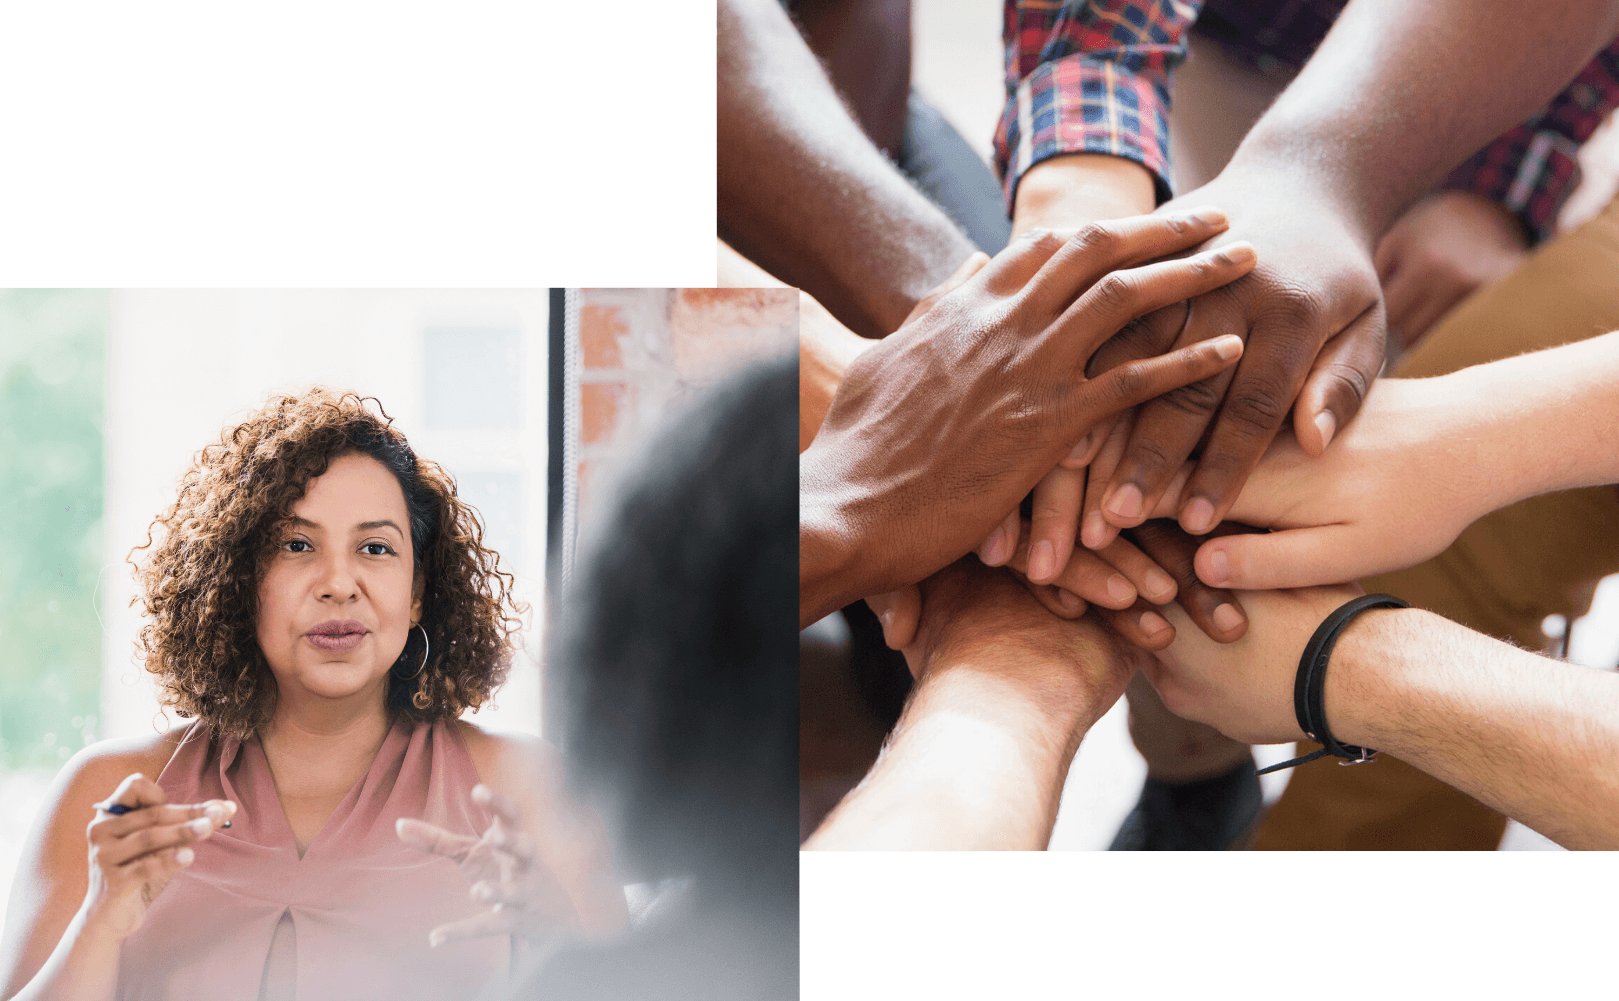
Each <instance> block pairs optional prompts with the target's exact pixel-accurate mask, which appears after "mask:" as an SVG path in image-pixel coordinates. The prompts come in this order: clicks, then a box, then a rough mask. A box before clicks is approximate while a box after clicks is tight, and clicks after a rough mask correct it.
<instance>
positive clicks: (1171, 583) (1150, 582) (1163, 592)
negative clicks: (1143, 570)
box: [1141, 570, 1175, 604]
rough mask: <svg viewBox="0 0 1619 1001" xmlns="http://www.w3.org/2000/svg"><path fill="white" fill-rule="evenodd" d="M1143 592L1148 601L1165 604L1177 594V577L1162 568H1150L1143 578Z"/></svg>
mask: <svg viewBox="0 0 1619 1001" xmlns="http://www.w3.org/2000/svg"><path fill="white" fill-rule="evenodd" d="M1141 587H1142V593H1143V594H1145V595H1146V596H1147V600H1148V601H1156V602H1158V603H1159V604H1163V603H1164V602H1166V601H1168V600H1169V599H1170V598H1173V597H1174V596H1175V578H1173V577H1171V576H1170V575H1169V574H1167V573H1164V572H1163V571H1162V570H1148V571H1147V574H1146V576H1145V577H1143V578H1142V580H1141Z"/></svg>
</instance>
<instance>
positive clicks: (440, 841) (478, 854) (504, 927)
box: [394, 784, 579, 948]
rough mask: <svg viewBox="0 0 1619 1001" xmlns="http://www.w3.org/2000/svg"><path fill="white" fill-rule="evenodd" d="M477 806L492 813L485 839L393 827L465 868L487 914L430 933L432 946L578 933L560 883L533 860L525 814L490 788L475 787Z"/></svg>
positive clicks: (422, 824) (425, 827)
mask: <svg viewBox="0 0 1619 1001" xmlns="http://www.w3.org/2000/svg"><path fill="white" fill-rule="evenodd" d="M472 798H473V801H474V802H477V803H481V804H483V805H484V806H487V807H488V808H489V810H490V812H491V813H492V814H493V815H494V819H493V820H492V821H491V822H490V824H489V828H488V829H487V830H485V831H484V833H483V835H482V836H481V837H476V838H474V837H472V836H470V835H463V834H452V833H451V832H449V831H446V830H445V829H444V828H442V827H439V826H437V825H435V824H429V823H428V822H426V821H424V820H415V819H413V818H409V817H402V818H400V819H399V820H398V821H396V822H395V824H394V828H395V831H396V832H397V833H398V835H399V839H400V840H401V841H403V842H405V843H406V844H408V845H412V846H414V847H416V848H420V849H421V850H422V851H425V852H431V853H432V854H434V855H441V856H443V857H445V858H447V859H450V860H451V861H453V862H454V863H456V865H458V866H460V867H461V875H463V876H464V877H466V880H467V882H468V883H469V884H470V886H469V888H468V893H469V894H470V895H471V896H472V899H474V900H477V901H479V902H481V903H485V904H488V905H490V906H489V910H487V911H485V912H483V913H482V914H478V915H475V916H473V917H470V918H467V919H465V920H462V921H456V922H453V923H451V924H445V925H440V926H438V927H437V928H434V929H433V930H432V931H431V932H429V933H428V942H429V944H431V945H432V946H433V947H434V948H437V947H438V946H441V945H444V944H445V943H447V942H458V941H461V940H463V939H469V938H480V937H482V936H485V935H507V934H510V935H513V936H516V937H518V938H521V939H524V940H526V941H529V942H539V941H543V940H546V939H553V938H556V937H557V936H558V935H559V934H563V933H568V932H574V931H577V929H578V927H579V920H578V915H577V913H576V911H575V909H574V906H573V902H572V901H571V900H570V899H569V898H568V894H567V892H566V891H565V890H564V889H563V888H562V886H561V884H560V883H558V882H557V880H556V879H555V878H554V877H553V876H552V875H551V874H550V873H549V872H547V871H546V869H545V867H544V866H543V865H540V864H538V863H537V862H536V860H535V844H534V838H533V836H532V835H530V834H528V833H527V832H526V831H524V830H523V816H522V811H521V810H519V809H518V807H517V804H516V803H514V802H512V800H511V799H509V798H508V797H506V796H503V795H501V794H500V793H498V792H495V791H494V790H493V789H490V788H489V787H488V786H486V785H482V784H479V785H476V786H474V787H473V789H472Z"/></svg>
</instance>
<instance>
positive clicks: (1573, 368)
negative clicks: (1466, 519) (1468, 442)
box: [1435, 332, 1619, 514]
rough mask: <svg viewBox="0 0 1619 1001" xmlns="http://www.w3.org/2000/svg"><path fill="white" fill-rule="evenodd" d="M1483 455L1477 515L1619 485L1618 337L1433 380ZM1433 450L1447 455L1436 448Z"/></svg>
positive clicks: (1438, 444) (1578, 343)
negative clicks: (1450, 399) (1535, 499)
mask: <svg viewBox="0 0 1619 1001" xmlns="http://www.w3.org/2000/svg"><path fill="white" fill-rule="evenodd" d="M1435 382H1436V383H1441V382H1442V383H1443V385H1444V387H1445V391H1446V392H1448V393H1449V394H1451V395H1452V396H1453V398H1454V399H1456V400H1457V401H1458V404H1457V406H1458V407H1459V408H1460V409H1461V411H1462V412H1463V414H1464V419H1463V421H1462V424H1463V426H1465V427H1466V428H1467V429H1468V433H1469V434H1470V435H1471V437H1472V438H1473V440H1474V441H1476V442H1479V443H1482V444H1486V445H1487V448H1485V449H1483V450H1480V452H1479V454H1480V459H1481V460H1482V465H1481V467H1480V471H1482V472H1484V473H1485V475H1483V476H1475V477H1474V479H1475V482H1477V483H1478V484H1479V486H1480V489H1483V490H1485V491H1486V492H1487V494H1486V496H1485V497H1484V498H1483V503H1481V504H1480V505H1479V506H1480V508H1481V510H1480V511H1479V513H1480V514H1484V513H1486V512H1488V511H1492V510H1495V509H1497V508H1500V507H1505V506H1507V505H1508V504H1512V503H1516V502H1517V501H1520V500H1523V499H1524V498H1527V497H1534V496H1537V495H1539V494H1543V493H1549V492H1551V491H1554V490H1569V489H1573V488H1575V487H1586V486H1597V485H1600V484H1607V483H1619V450H1615V448H1614V447H1613V443H1614V442H1615V441H1619V332H1616V333H1610V334H1604V335H1602V336H1601V337H1593V338H1591V339H1589V340H1584V341H1576V342H1574V343H1572V344H1565V345H1563V346H1561V347H1556V348H1549V349H1547V350H1545V351H1536V352H1533V353H1531V354H1525V355H1518V356H1517V357H1514V358H1505V359H1502V360H1501V361H1496V362H1491V363H1489V364H1487V365H1478V366H1474V367H1472V368H1467V369H1463V370H1461V371H1460V372H1455V373H1453V374H1451V375H1447V376H1441V377H1439V379H1436V380H1435ZM1435 446H1436V447H1441V448H1443V447H1447V446H1446V445H1445V443H1443V442H1436V443H1435Z"/></svg>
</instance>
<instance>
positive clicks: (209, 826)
mask: <svg viewBox="0 0 1619 1001" xmlns="http://www.w3.org/2000/svg"><path fill="white" fill-rule="evenodd" d="M186 826H188V827H190V828H191V830H192V831H194V832H195V833H196V835H197V837H199V838H200V837H202V836H203V835H204V834H207V833H208V832H209V831H212V830H213V829H214V822H213V821H211V820H209V819H208V818H207V817H198V818H197V819H196V820H193V821H191V822H190V823H189V824H187V825H186Z"/></svg>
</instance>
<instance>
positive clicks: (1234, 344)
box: [1214, 334, 1242, 361]
mask: <svg viewBox="0 0 1619 1001" xmlns="http://www.w3.org/2000/svg"><path fill="white" fill-rule="evenodd" d="M1214 353H1215V354H1216V355H1218V356H1219V357H1220V360H1221V361H1230V360H1231V359H1233V358H1236V357H1238V356H1240V355H1241V354H1242V338H1241V337H1238V336H1237V335H1236V334H1226V335H1225V336H1224V337H1216V338H1215V339H1214Z"/></svg>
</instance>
